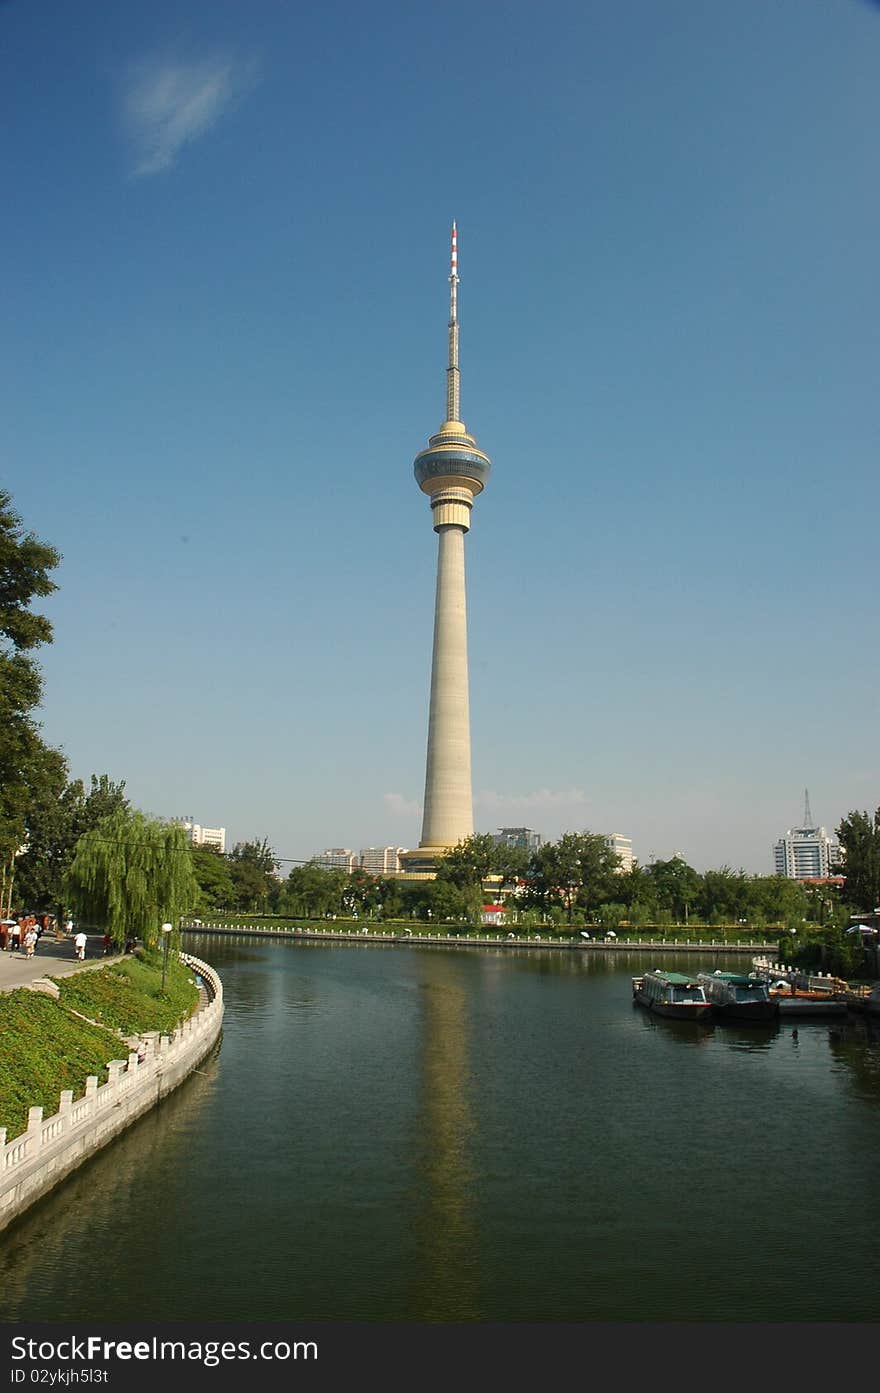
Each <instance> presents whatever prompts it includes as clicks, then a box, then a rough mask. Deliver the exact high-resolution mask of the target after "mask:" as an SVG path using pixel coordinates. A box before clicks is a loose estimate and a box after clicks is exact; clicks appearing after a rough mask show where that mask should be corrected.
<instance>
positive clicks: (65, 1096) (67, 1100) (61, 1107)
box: [58, 1088, 73, 1112]
mask: <svg viewBox="0 0 880 1393" xmlns="http://www.w3.org/2000/svg"><path fill="white" fill-rule="evenodd" d="M72 1107H73V1089H72V1088H65V1089H63V1090H62V1093H61V1101H60V1102H59V1104H58V1111H59V1112H68V1111H69V1110H70V1108H72Z"/></svg>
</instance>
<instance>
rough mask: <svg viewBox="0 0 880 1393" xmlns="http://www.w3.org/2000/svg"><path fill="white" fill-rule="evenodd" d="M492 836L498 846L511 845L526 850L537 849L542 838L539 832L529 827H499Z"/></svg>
mask: <svg viewBox="0 0 880 1393" xmlns="http://www.w3.org/2000/svg"><path fill="white" fill-rule="evenodd" d="M494 838H495V842H496V845H498V846H512V847H516V848H517V849H518V850H519V851H528V852H532V851H537V850H538V847H539V846H540V845H541V842H542V840H543V838H542V837H541V834H540V832H533V831H532V829H531V827H499V828H498V831H497V832H496V833H495V834H494Z"/></svg>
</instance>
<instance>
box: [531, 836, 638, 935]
mask: <svg viewBox="0 0 880 1393" xmlns="http://www.w3.org/2000/svg"><path fill="white" fill-rule="evenodd" d="M619 865H620V857H619V856H618V855H617V853H616V852H614V851H612V850H611V847H610V846H609V844H608V839H607V838H606V837H604V836H602V835H601V834H599V833H596V832H564V833H563V834H562V836H561V837H560V839H559V841H558V842H544V844H543V845H542V846H539V847H538V849H537V851H536V852H535V853H534V855H533V856H532V858H531V861H530V864H529V892H528V895H527V899H528V901H529V902H532V903H537V904H538V905H540V907H541V908H542V909H543V910H544V911H545V913H547V914H548V916H549V917H551V918H552V917H553V916H552V910H553V908H554V906H558V907H561V908H562V909H563V910H564V912H565V917H566V918H567V920H568V922H569V924H570V923H572V921H573V918H574V912H575V908H577V909H579V910H581V911H582V912H583V913H584V914H585V915H586V914H590V913H592V912H593V911H594V910H595V909H597V908H598V906H599V905H600V904H603V903H605V902H609V901H611V900H615V899H617V888H618V887H617V881H618V879H619V876H618V874H617V869H618V867H619Z"/></svg>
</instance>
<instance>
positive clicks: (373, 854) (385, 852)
mask: <svg viewBox="0 0 880 1393" xmlns="http://www.w3.org/2000/svg"><path fill="white" fill-rule="evenodd" d="M406 850H407V848H406V847H405V846H365V847H362V848H361V850H360V852H359V860H360V866H361V870H363V871H366V872H367V874H368V875H395V874H396V873H397V872H398V871H399V870H400V853H401V852H402V851H406Z"/></svg>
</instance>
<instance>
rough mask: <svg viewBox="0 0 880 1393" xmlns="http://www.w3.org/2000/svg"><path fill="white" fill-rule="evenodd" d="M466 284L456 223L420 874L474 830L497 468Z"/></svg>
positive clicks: (420, 469)
mask: <svg viewBox="0 0 880 1393" xmlns="http://www.w3.org/2000/svg"><path fill="white" fill-rule="evenodd" d="M458 284H459V281H458V233H457V229H456V225H455V223H453V224H452V259H451V268H450V273H449V287H450V289H449V356H448V361H447V367H446V416H445V419H444V421H443V424H442V426H441V427H440V429H439V430H438V432H437V434H436V435H432V436H431V437H430V438H429V440H428V445H427V448H426V449H424V450H421V451H420V452H419V454H417V455H416V458H415V462H414V466H413V467H414V470H415V476H416V482H417V483H418V485H419V488H420V489H421V490H422V491H423V492H424V493H426V494H427V495H428V497H429V499H430V501H431V518H432V523H433V527H434V531H435V532H436V533H437V536H438V538H439V542H438V548H437V592H436V599H435V603H434V651H433V657H432V662H431V706H430V713H429V716H428V759H427V769H426V773H425V805H424V816H423V821H422V836H421V841H420V842H419V846H418V850H415V851H410V852H408V853H406V854H405V855H402V856H401V858H400V859H401V862H402V863H403V866H404V870H405V871H408V872H410V873H415V874H419V873H421V874H425V873H427V872H430V871H433V870H434V869H435V867H436V863H437V859H438V857H442V856H444V855H445V854H446V852H448V851H449V850H450V849H451V848H452V847H454V846H456V845H457V844H458V843H459V842H460V841H463V840H464V838H465V837H469V836H471V834H472V833H473V830H474V814H473V801H472V794H471V733H470V711H469V706H468V662H467V601H466V595H465V574H464V536H465V533H466V532H467V530H468V528H469V527H470V525H471V508H472V506H473V502H474V499H475V498H476V496H477V494H478V493H482V491H483V489H484V488H485V486H486V482H487V480H488V478H489V471H490V469H491V461H490V459H489V456H488V455H486V454H484V453H483V451H482V450H480V449H478V448H477V443H476V441H475V440H474V438H473V436H472V435H468V433H467V430H466V428H465V425H464V422H463V421H462V420H461V395H460V394H461V372H460V370H459V363H458Z"/></svg>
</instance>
